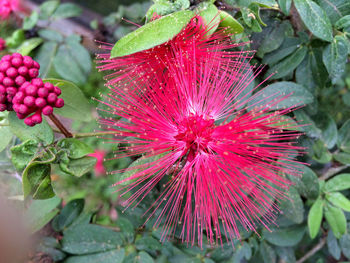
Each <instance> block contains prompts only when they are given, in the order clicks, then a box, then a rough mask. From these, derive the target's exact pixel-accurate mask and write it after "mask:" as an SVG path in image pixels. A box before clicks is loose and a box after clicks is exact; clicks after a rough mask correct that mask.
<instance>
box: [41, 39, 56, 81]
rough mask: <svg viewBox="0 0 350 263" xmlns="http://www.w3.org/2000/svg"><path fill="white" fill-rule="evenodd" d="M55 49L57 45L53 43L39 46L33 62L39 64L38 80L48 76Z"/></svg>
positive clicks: (49, 42)
mask: <svg viewBox="0 0 350 263" xmlns="http://www.w3.org/2000/svg"><path fill="white" fill-rule="evenodd" d="M57 47H58V44H57V43H56V42H53V41H47V42H45V43H44V44H42V45H41V46H40V48H39V50H38V52H37V54H36V56H35V60H36V61H37V62H38V63H39V64H40V71H39V77H40V78H45V77H46V76H47V75H48V74H49V72H50V70H51V67H52V63H53V59H54V57H55V54H56V52H57Z"/></svg>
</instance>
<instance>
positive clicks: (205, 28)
mask: <svg viewBox="0 0 350 263" xmlns="http://www.w3.org/2000/svg"><path fill="white" fill-rule="evenodd" d="M213 26H215V25H214V24H213V23H210V25H205V22H204V20H203V18H202V17H201V16H199V15H197V16H195V17H194V18H192V20H191V21H190V22H189V24H188V25H187V26H186V27H185V28H184V29H183V30H182V31H181V32H180V33H179V34H178V35H176V36H175V37H174V38H173V39H171V40H169V41H167V42H166V43H164V44H162V45H159V46H156V47H154V48H151V49H148V50H144V51H140V52H137V53H134V54H131V55H127V56H123V57H117V58H110V50H111V49H112V48H113V45H111V44H108V43H103V44H102V45H101V48H102V49H105V50H107V51H108V52H107V53H104V54H99V55H97V58H98V63H99V64H100V65H99V66H98V68H99V70H101V71H111V73H110V74H109V75H107V76H106V77H105V78H106V80H107V86H118V87H121V86H123V88H124V89H128V90H129V91H131V90H133V86H134V84H133V82H138V81H142V82H143V83H144V82H145V81H148V82H149V83H148V85H150V86H153V87H155V86H156V85H158V84H157V83H155V82H156V81H157V82H162V83H167V82H168V81H169V78H171V77H172V75H171V74H167V72H168V68H169V64H172V63H173V60H176V58H177V57H178V56H179V55H180V54H182V57H183V59H184V60H188V62H191V61H192V60H193V59H194V58H192V57H186V56H183V55H184V54H185V53H188V52H190V51H191V50H193V52H194V53H195V54H196V56H197V58H196V59H195V60H198V62H199V63H195V65H194V66H195V67H196V69H197V71H198V72H200V69H199V67H200V66H201V64H200V62H201V58H205V57H207V56H208V55H209V54H210V55H211V60H212V63H214V64H222V63H227V64H230V66H231V67H237V63H240V61H239V58H240V56H241V54H242V52H238V51H231V52H228V51H227V50H229V49H231V50H232V49H234V48H239V47H242V46H244V45H245V43H233V42H231V40H230V36H228V35H227V34H224V31H223V30H221V31H219V32H217V33H215V34H208V32H209V31H210V30H211V29H212V27H213ZM245 52H246V55H245V56H246V58H247V59H248V58H252V56H253V55H254V54H253V52H251V51H245ZM192 64H193V63H192ZM155 76H156V77H155ZM237 77H239V76H237ZM130 79H132V80H133V82H130Z"/></svg>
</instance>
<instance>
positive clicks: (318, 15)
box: [294, 0, 333, 42]
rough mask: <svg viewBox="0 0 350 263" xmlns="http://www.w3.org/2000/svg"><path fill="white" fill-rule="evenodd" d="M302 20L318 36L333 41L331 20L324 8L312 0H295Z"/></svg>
mask: <svg viewBox="0 0 350 263" xmlns="http://www.w3.org/2000/svg"><path fill="white" fill-rule="evenodd" d="M294 5H295V7H296V9H297V10H298V13H299V15H300V18H301V20H303V22H304V24H305V25H306V27H307V28H308V29H309V30H310V31H311V32H312V33H313V34H314V35H315V36H316V37H318V38H320V39H323V40H326V41H328V42H331V41H332V39H333V34H332V33H333V32H332V25H331V22H330V20H329V18H328V16H327V14H326V13H325V11H323V9H322V8H321V7H320V6H319V5H317V4H316V3H315V2H313V1H311V0H294Z"/></svg>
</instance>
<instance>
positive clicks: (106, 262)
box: [65, 248, 125, 263]
mask: <svg viewBox="0 0 350 263" xmlns="http://www.w3.org/2000/svg"><path fill="white" fill-rule="evenodd" d="M124 258H125V250H124V248H122V249H117V250H111V251H107V252H103V253H97V254H91V255H85V256H72V257H69V258H68V259H67V260H66V261H65V263H122V262H123V260H124Z"/></svg>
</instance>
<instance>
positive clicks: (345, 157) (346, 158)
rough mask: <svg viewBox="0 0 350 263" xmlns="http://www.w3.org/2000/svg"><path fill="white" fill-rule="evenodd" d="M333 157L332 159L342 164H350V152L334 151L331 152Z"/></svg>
mask: <svg viewBox="0 0 350 263" xmlns="http://www.w3.org/2000/svg"><path fill="white" fill-rule="evenodd" d="M333 158H334V160H336V161H337V162H340V163H342V164H350V153H344V152H340V153H335V154H333Z"/></svg>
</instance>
